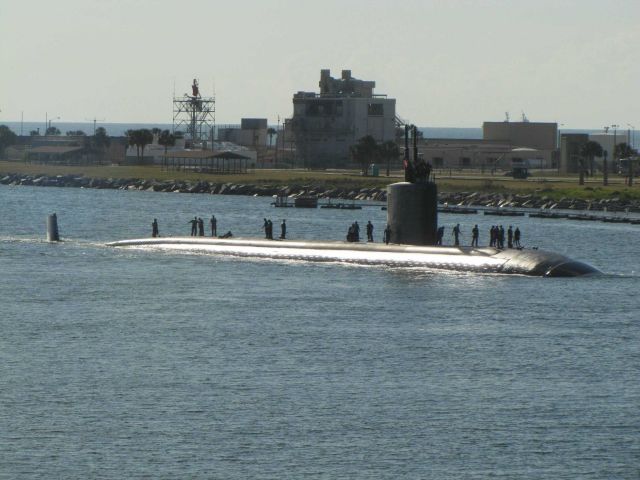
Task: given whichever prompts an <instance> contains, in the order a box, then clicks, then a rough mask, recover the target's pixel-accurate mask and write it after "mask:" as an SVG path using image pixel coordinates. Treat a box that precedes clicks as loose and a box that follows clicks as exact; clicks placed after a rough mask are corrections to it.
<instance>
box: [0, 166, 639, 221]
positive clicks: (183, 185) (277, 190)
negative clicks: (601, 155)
mask: <svg viewBox="0 0 640 480" xmlns="http://www.w3.org/2000/svg"><path fill="white" fill-rule="evenodd" d="M0 184H4V185H31V186H40V187H76V188H98V189H119V190H144V191H150V192H173V193H206V194H215V195H250V196H260V197H273V196H278V195H280V196H287V197H296V196H301V195H315V196H317V197H318V198H321V199H322V198H326V199H329V198H331V199H338V200H366V201H376V202H386V201H387V190H386V188H384V187H382V188H355V187H353V188H350V187H340V188H337V187H333V188H332V187H325V186H320V185H267V184H259V185H251V184H234V183H212V182H206V181H192V182H189V181H182V180H165V181H159V180H142V179H135V178H106V179H105V178H89V177H84V176H81V175H80V176H78V175H56V176H47V175H24V174H17V173H10V174H7V175H4V176H3V177H1V178H0ZM438 200H439V202H440V203H447V204H448V205H450V206H451V205H458V206H465V207H466V206H474V207H494V208H509V209H514V208H535V209H549V210H554V209H558V210H593V211H609V212H624V211H629V212H636V213H640V201H638V200H624V199H620V198H617V197H613V198H607V199H602V200H581V199H575V198H561V199H559V200H554V199H552V198H550V197H548V196H544V195H538V194H509V193H480V192H457V193H447V192H441V193H439V194H438Z"/></svg>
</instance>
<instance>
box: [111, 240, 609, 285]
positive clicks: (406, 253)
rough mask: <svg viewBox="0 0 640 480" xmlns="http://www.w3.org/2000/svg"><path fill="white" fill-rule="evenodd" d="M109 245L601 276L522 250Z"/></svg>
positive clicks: (240, 243)
mask: <svg viewBox="0 0 640 480" xmlns="http://www.w3.org/2000/svg"><path fill="white" fill-rule="evenodd" d="M107 245H108V246H111V247H134V248H144V249H154V250H164V251H192V252H203V253H210V254H216V255H231V256H236V257H250V258H268V259H275V260H303V261H314V262H341V263H354V264H362V265H389V266H394V267H423V268H434V269H440V270H454V271H461V272H477V273H510V274H520V275H532V276H542V277H577V276H582V275H593V274H598V273H600V271H599V270H597V269H596V268H594V267H592V266H590V265H588V264H586V263H583V262H579V261H575V260H571V259H570V258H568V257H566V256H564V255H560V254H556V253H552V252H545V251H543V250H525V249H506V250H499V249H496V248H493V247H479V248H475V247H441V246H416V245H384V244H373V243H367V244H354V243H350V242H321V241H292V240H259V239H242V238H208V237H166V238H140V239H132V240H121V241H117V242H111V243H108V244H107Z"/></svg>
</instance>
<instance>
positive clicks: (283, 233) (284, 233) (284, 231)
mask: <svg viewBox="0 0 640 480" xmlns="http://www.w3.org/2000/svg"><path fill="white" fill-rule="evenodd" d="M285 238H287V224H286V223H285V222H284V218H283V219H282V223H281V224H280V239H281V240H284V239H285Z"/></svg>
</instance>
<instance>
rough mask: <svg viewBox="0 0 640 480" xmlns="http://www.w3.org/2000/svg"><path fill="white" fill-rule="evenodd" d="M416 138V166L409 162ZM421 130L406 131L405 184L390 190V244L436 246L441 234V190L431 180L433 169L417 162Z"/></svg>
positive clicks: (408, 128)
mask: <svg viewBox="0 0 640 480" xmlns="http://www.w3.org/2000/svg"><path fill="white" fill-rule="evenodd" d="M409 133H411V135H412V137H413V162H412V161H411V160H410V158H409ZM417 142H418V129H417V128H416V126H415V125H412V126H409V125H405V127H404V159H403V166H404V179H405V181H404V182H399V183H393V184H391V185H389V186H388V187H387V224H388V225H389V229H390V234H389V241H390V242H391V243H400V244H405V245H435V244H436V236H437V230H438V188H437V187H436V184H435V182H433V181H432V180H431V165H430V164H428V163H426V162H425V161H424V159H421V158H418V143H417Z"/></svg>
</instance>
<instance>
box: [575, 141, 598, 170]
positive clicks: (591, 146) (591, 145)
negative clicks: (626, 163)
mask: <svg viewBox="0 0 640 480" xmlns="http://www.w3.org/2000/svg"><path fill="white" fill-rule="evenodd" d="M580 155H582V156H583V157H585V158H587V159H588V160H589V164H588V165H589V170H590V171H591V173H590V175H591V176H592V177H593V163H594V162H593V158H594V157H601V156H602V145H600V144H599V143H598V142H594V141H592V140H589V141H588V142H587V143H585V144H584V145H582V148H581V149H580Z"/></svg>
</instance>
